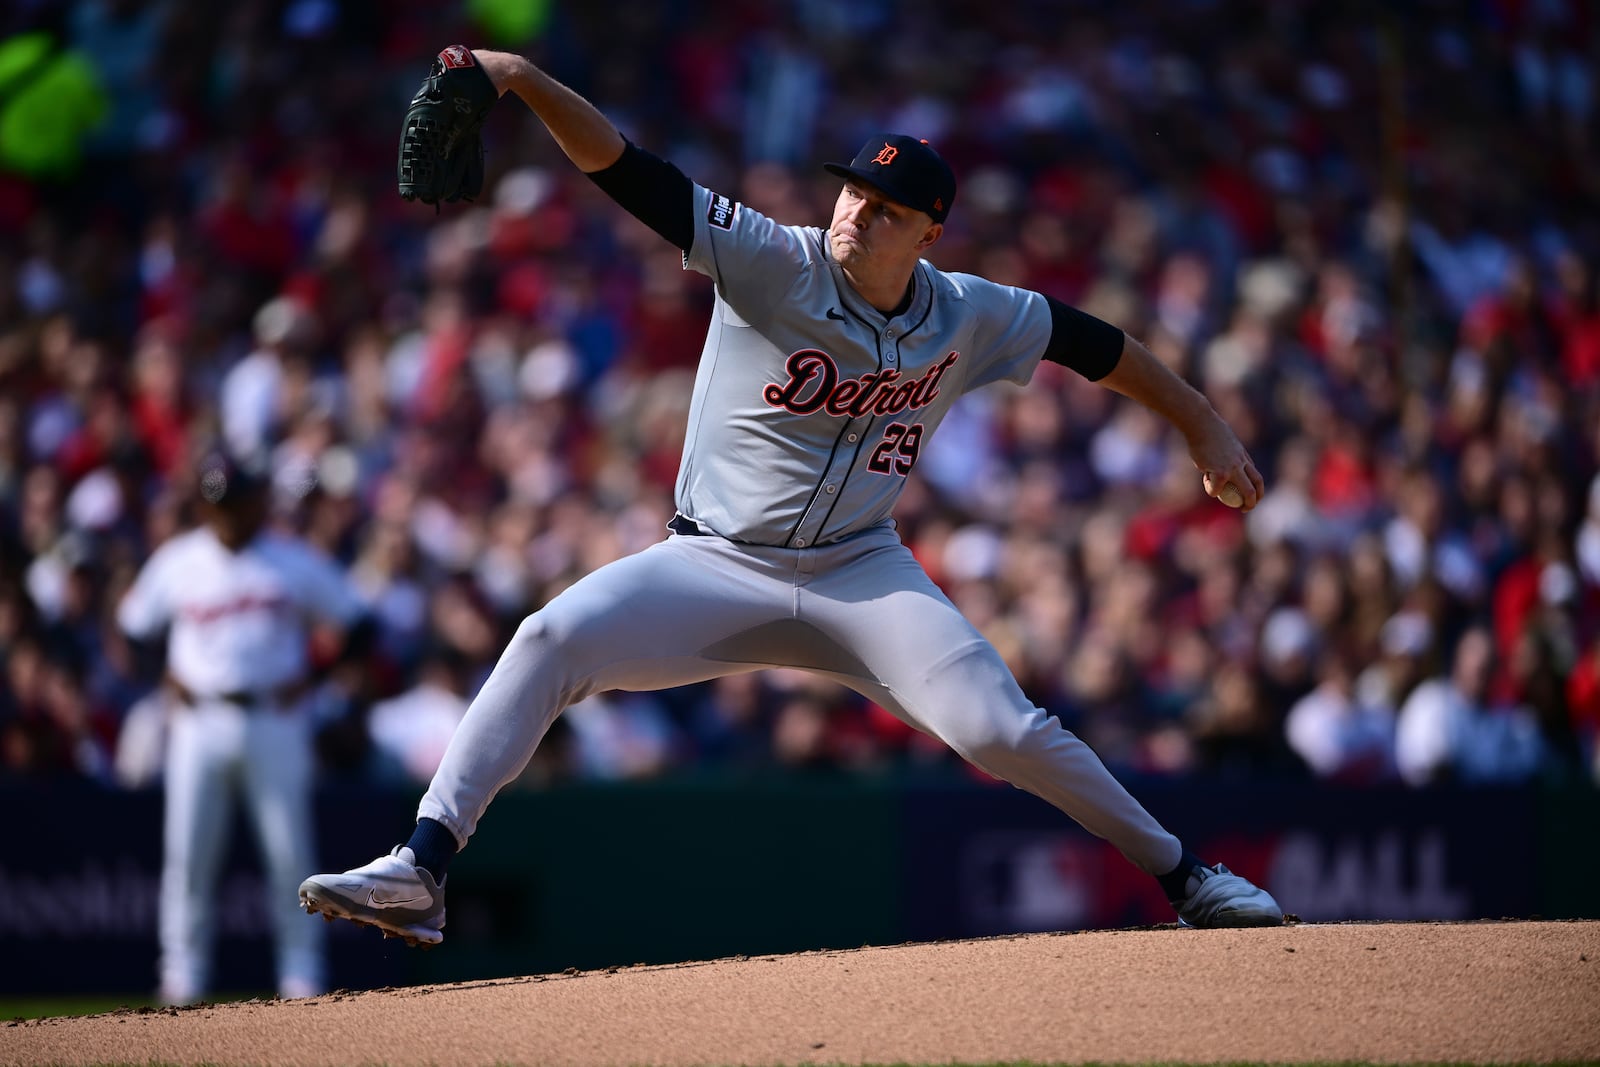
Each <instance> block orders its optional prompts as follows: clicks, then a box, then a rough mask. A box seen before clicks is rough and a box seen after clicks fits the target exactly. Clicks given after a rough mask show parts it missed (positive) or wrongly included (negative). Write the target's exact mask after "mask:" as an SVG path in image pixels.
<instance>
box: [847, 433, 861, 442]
mask: <svg viewBox="0 0 1600 1067" xmlns="http://www.w3.org/2000/svg"><path fill="white" fill-rule="evenodd" d="M860 436H861V435H860V434H854V433H853V434H851V435H850V436H849V437H847V438H845V440H846V441H849V442H850V443H851V444H855V443H856V440H857V439H858V438H859V437H860Z"/></svg>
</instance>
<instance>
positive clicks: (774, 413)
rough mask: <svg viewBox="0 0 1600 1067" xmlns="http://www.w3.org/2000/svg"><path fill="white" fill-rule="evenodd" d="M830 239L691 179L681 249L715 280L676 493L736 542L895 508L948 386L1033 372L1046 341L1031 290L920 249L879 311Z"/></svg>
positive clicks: (835, 527) (807, 536)
mask: <svg viewBox="0 0 1600 1067" xmlns="http://www.w3.org/2000/svg"><path fill="white" fill-rule="evenodd" d="M826 239H827V234H826V233H825V231H823V230H821V229H818V228H815V227H808V226H780V225H778V224H777V223H775V222H773V221H772V220H771V219H769V218H767V217H766V216H764V215H762V214H760V213H759V212H757V211H753V210H751V209H750V208H748V207H745V206H743V205H741V204H737V203H735V202H733V201H731V200H729V198H728V197H726V196H722V195H719V194H717V193H713V192H711V191H710V190H708V189H706V188H704V187H703V186H696V187H695V235H694V246H693V248H692V249H691V251H690V252H689V253H688V254H686V255H685V257H684V262H685V264H686V265H687V266H689V267H691V268H693V269H694V270H697V271H699V272H701V273H702V274H705V275H707V276H709V277H710V278H711V280H712V281H714V282H715V283H716V306H715V309H714V310H713V312H712V316H711V325H710V329H709V330H708V332H707V334H706V344H705V350H704V352H703V353H702V354H701V357H700V368H699V372H698V374H697V376H696V378H695V388H694V399H693V402H692V404H691V406H690V410H689V426H688V432H687V435H686V439H685V441H684V449H683V462H682V465H681V466H680V468H679V472H678V486H677V503H678V510H679V511H681V512H682V513H683V514H684V515H686V516H688V517H690V518H692V519H694V520H696V521H697V522H699V523H700V524H701V526H703V527H704V528H706V529H708V530H711V531H713V532H715V533H718V534H721V535H722V536H724V537H727V538H730V539H732V540H735V541H744V542H749V543H753V544H760V545H775V546H783V547H789V548H804V547H806V546H807V545H819V544H828V543H830V542H833V541H838V540H840V539H841V538H844V537H848V536H850V535H851V534H854V533H858V532H860V531H861V530H864V529H866V528H868V527H871V526H876V525H880V524H882V523H886V522H889V521H890V520H889V514H890V512H891V510H892V509H893V508H894V503H895V501H896V499H898V498H899V496H900V492H901V490H902V489H903V488H904V487H905V479H906V475H907V474H909V473H910V472H911V469H912V467H913V466H914V465H915V463H916V461H917V455H918V452H919V451H920V449H921V447H922V444H923V442H924V441H926V440H927V438H928V436H929V435H930V434H932V433H933V431H934V430H935V429H936V428H937V427H938V425H939V423H940V422H941V421H942V420H943V419H944V416H945V413H946V412H947V411H949V410H950V405H951V404H952V403H954V402H955V400H956V398H957V397H959V396H961V395H962V394H963V393H966V392H969V391H971V390H973V389H976V388H978V387H979V386H982V385H987V384H989V383H990V382H995V381H1001V380H1005V381H1012V382H1017V383H1018V384H1022V383H1025V382H1027V381H1028V379H1029V378H1030V377H1032V375H1033V371H1034V368H1035V367H1037V366H1038V365H1039V359H1040V356H1041V355H1042V354H1043V353H1044V350H1045V347H1046V345H1047V344H1048V343H1049V341H1050V330H1051V321H1050V309H1049V307H1048V305H1047V304H1046V302H1045V299H1044V297H1042V296H1040V295H1039V294H1038V293H1034V292H1030V291H1029V290H1026V289H1017V288H1013V287H1011V286H1006V285H997V284H995V283H994V282H990V281H986V280H985V279H982V278H977V277H974V276H972V275H970V274H954V273H946V272H944V271H941V270H938V269H936V268H934V267H933V266H932V265H930V264H929V263H927V262H926V261H923V262H921V263H919V264H918V266H917V269H916V273H915V276H914V281H913V293H912V297H911V301H910V304H909V306H907V307H906V309H905V310H904V311H903V312H901V313H900V314H898V315H895V316H894V317H893V318H890V317H887V316H885V315H884V313H883V312H881V311H879V310H877V309H876V308H874V307H873V306H872V305H870V304H868V303H867V302H866V301H865V300H864V299H862V297H861V296H860V295H859V294H858V293H856V291H855V290H854V289H853V288H852V287H851V286H850V284H849V282H848V281H846V280H845V277H844V275H843V273H842V272H841V269H840V267H839V264H838V263H837V262H836V261H835V260H834V259H833V257H832V256H831V255H830V254H829V251H828V246H827V240H826Z"/></svg>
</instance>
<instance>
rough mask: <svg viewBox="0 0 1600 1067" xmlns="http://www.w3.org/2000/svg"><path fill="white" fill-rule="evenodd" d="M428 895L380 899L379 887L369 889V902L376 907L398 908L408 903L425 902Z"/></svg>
mask: <svg viewBox="0 0 1600 1067" xmlns="http://www.w3.org/2000/svg"><path fill="white" fill-rule="evenodd" d="M427 899H428V898H427V897H397V898H395V899H394V900H379V899H378V891H377V889H369V890H367V903H368V904H370V905H372V906H373V907H375V908H398V907H401V906H403V905H406V904H418V903H425V902H426V901H427Z"/></svg>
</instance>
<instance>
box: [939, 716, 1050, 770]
mask: <svg viewBox="0 0 1600 1067" xmlns="http://www.w3.org/2000/svg"><path fill="white" fill-rule="evenodd" d="M1034 735H1035V727H1034V725H1033V724H1032V723H1031V722H1030V721H1029V720H1027V719H1025V718H1004V719H1003V718H999V717H994V716H983V717H974V719H973V720H972V721H969V722H965V723H962V724H961V725H960V726H959V727H957V728H955V729H953V730H949V731H946V732H945V734H944V739H945V742H946V743H947V744H949V745H950V747H951V748H954V749H955V750H956V751H957V752H959V753H960V754H961V756H962V757H963V758H964V759H966V760H968V761H969V762H971V763H975V764H977V765H978V766H979V767H982V768H984V769H985V770H987V771H990V772H993V773H1000V772H1001V771H1002V770H1004V769H1005V768H1008V767H1012V766H1015V765H1017V764H1018V763H1025V762H1028V761H1029V760H1031V759H1032V758H1033V754H1034V752H1035V751H1036V749H1037V747H1038V746H1036V745H1035V743H1034V742H1035V736H1034Z"/></svg>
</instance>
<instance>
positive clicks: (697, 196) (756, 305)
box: [683, 185, 808, 326]
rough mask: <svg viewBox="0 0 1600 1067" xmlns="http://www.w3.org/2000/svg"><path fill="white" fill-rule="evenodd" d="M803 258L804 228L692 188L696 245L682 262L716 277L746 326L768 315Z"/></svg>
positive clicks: (722, 293) (804, 261)
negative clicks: (786, 224) (782, 223)
mask: <svg viewBox="0 0 1600 1067" xmlns="http://www.w3.org/2000/svg"><path fill="white" fill-rule="evenodd" d="M807 258H808V251H807V243H806V240H805V237H804V230H803V229H802V228H800V227H797V226H780V225H778V224H777V223H776V222H774V221H772V220H771V219H769V218H767V216H765V215H763V214H761V212H759V211H755V210H753V209H752V208H748V207H746V206H745V205H743V204H741V203H739V202H738V201H736V200H733V199H731V198H730V197H727V196H724V195H723V194H721V193H714V192H712V191H711V190H710V189H707V188H706V187H705V186H703V185H696V186H695V187H694V244H693V245H692V246H691V248H690V249H689V251H688V252H685V253H684V256H683V265H684V266H685V267H687V268H689V269H690V270H694V271H698V272H700V273H701V274H704V275H705V276H707V277H708V278H710V279H711V280H712V281H713V282H715V283H716V286H717V293H718V295H720V296H721V297H722V299H723V300H725V301H727V303H728V304H729V305H730V306H732V308H733V309H734V311H736V312H738V314H739V317H740V318H742V319H744V320H745V321H746V322H748V323H749V324H750V325H752V326H760V325H763V324H764V323H765V322H766V321H767V320H768V319H769V318H770V316H771V314H772V312H773V310H774V309H775V308H777V307H778V306H779V305H780V304H781V303H782V302H783V298H784V295H785V294H786V293H788V292H789V290H790V289H792V288H793V287H794V284H795V282H796V281H797V280H798V279H799V278H800V275H801V273H802V271H803V270H804V268H805V266H806V264H807Z"/></svg>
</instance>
